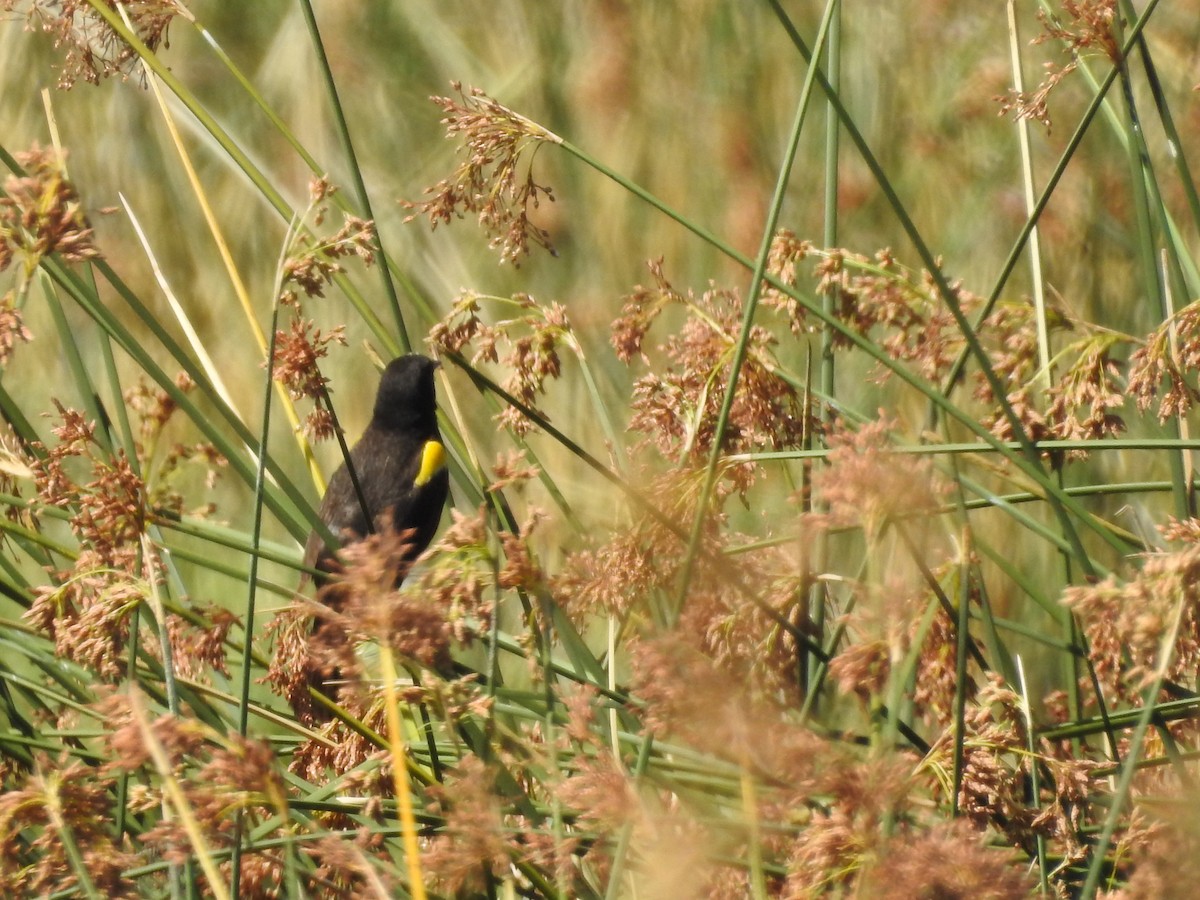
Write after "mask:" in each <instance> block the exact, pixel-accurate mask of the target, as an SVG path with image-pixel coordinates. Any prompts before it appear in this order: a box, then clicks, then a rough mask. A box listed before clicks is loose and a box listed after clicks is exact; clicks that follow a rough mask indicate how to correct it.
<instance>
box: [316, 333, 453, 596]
mask: <svg viewBox="0 0 1200 900" xmlns="http://www.w3.org/2000/svg"><path fill="white" fill-rule="evenodd" d="M437 366H438V364H437V363H436V362H434V361H433V360H432V359H430V358H429V357H427V356H421V355H420V354H417V353H410V354H408V355H406V356H400V357H397V358H396V359H394V360H392V361H391V362H390V363H388V366H387V368H386V369H384V370H383V376H382V377H381V378H380V380H379V392H378V393H377V394H376V395H375V410H374V413H373V414H372V416H371V423H370V424H369V425H368V426H367V430H366V431H365V432H363V436H362V437H361V438H360V439H359V441H358V443H357V444H355V445H354V449H353V450H351V451H350V463H351V465H352V466H353V468H354V474H355V476H356V477H357V479H358V485H359V488H360V489H361V491H362V498H361V500H360V498H359V494H358V491H356V490H355V489H354V481H353V480H352V479H351V476H350V471H349V470H348V469H347V467H346V464H345V463H343V464H342V466H341V467H340V468H339V469H338V470H337V471H336V472H334V473H333V477H332V478H331V479H330V480H329V487H328V488H327V489H326V491H325V498H324V500H322V501H321V510H320V516H321V521H322V522H324V523H325V524H326V525H327V526H328V527H329V530H330V531H331V532H333V536H334V537H335V538H337V539H338V541H339V542H340V543H341V544H342V545H344V544H346V543H349V542H353V541H356V540H361V539H363V538H364V537H366V536H367V535H368V534H371V533H372V532H374V531H378V530H380V529H383V528H387V527H389V525H390V527H391V528H393V529H395V530H396V531H398V532H401V533H405V532H408V534H407V536H406V543H407V549H406V553H405V561H410V560H412V559H415V558H416V557H417V556H419V555H420V554H421V552H422V551H423V550H424V549H425V548H426V547H428V546H429V542H430V541H431V540H433V535H434V533H435V532H436V531H437V526H438V522H439V521H441V518H442V507H444V506H445V505H446V495H447V493H448V492H449V489H450V477H449V473H448V472H447V471H446V465H445V450H444V449H443V447H442V443H441V435H440V434H439V433H438V425H437V400H436V396H435V394H434V385H433V373H434V370H435V369H436V368H437ZM363 501H365V503H366V510H365V511H364V509H363ZM304 564H305V565H306V566H310V567H313V568H316V569H318V570H319V571H323V572H335V571H337V568H338V567H337V563H336V560H335V557H334V551H333V550H331V549H330V548H329V547H327V546H325V541H324V539H323V538H322V537H321V535H320V534H318V533H317V531H315V530H314V531H313V532H312V533H311V534H310V535H309V536H308V543H307V545H306V546H305V549H304ZM405 568H406V567H405V566H401V568H400V572H401V578H402V577H403V573H404V570H405ZM324 580H325V579H318V584H320V583H322V582H323V581H324Z"/></svg>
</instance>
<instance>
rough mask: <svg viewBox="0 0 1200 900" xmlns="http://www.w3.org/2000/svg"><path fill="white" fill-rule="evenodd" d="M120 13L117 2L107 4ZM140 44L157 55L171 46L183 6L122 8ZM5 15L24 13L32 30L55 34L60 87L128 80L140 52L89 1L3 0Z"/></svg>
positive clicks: (158, 0)
mask: <svg viewBox="0 0 1200 900" xmlns="http://www.w3.org/2000/svg"><path fill="white" fill-rule="evenodd" d="M106 4H107V6H108V8H109V9H111V10H114V11H115V10H116V9H117V4H116V2H115V0H106ZM122 6H123V9H124V12H125V14H126V15H127V16H128V21H129V24H130V25H131V26H132V30H133V32H134V34H136V35H137V37H138V40H140V41H141V42H142V43H143V44H145V45H146V47H147V49H149V50H151V51H154V50H156V49H157V48H158V47H159V45H160V44H161V45H163V46H166V42H167V28H168V27H169V26H170V24H171V20H172V19H173V18H174V17H175V16H176V15H178V14H180V12H181V11H183V10H182V7H180V6H179V5H178V4H177V3H175V2H172V0H134V2H130V3H124V4H122ZM0 8H3V9H4V10H5V11H8V12H13V11H18V12H20V11H22V10H23V11H24V13H25V16H26V20H27V23H28V27H29V28H30V29H36V30H38V31H43V32H45V33H46V34H49V35H52V36H53V38H54V46H55V47H56V48H57V49H59V50H60V51H62V53H63V64H62V69H61V71H60V75H59V79H58V87H59V88H60V89H62V90H70V89H71V88H72V87H74V86H75V83H76V82H77V81H79V80H80V79H82V80H84V81H86V82H88V83H90V84H99V83H100V79H101V78H107V77H109V76H111V75H120V76H121V77H123V78H127V77H129V75H130V73H131V72H132V71H133V69H134V67H135V66H136V65H137V62H138V59H139V57H138V53H137V51H136V50H134V48H133V47H132V46H130V45H129V44H128V43H127V42H126V41H125V40H124V38H122V37H121V36H120V35H119V34H118V33H117V31H116V30H115V29H114V28H113V27H112V26H111V25H109V24H108V22H107V21H106V20H105V19H104V18H103V17H102V16H101V15H100V14H99V13H98V12H96V10H95V9H94V8H93V7H92V5H91V4H90V3H88V2H86V0H3V3H0Z"/></svg>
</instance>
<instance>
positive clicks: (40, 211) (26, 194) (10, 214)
mask: <svg viewBox="0 0 1200 900" xmlns="http://www.w3.org/2000/svg"><path fill="white" fill-rule="evenodd" d="M16 157H17V161H18V162H19V163H20V164H21V165H22V166H23V167H24V168H25V169H26V172H27V174H26V175H24V176H22V177H18V176H16V175H9V176H8V177H7V178H6V179H5V181H4V194H5V196H0V271H3V270H4V269H5V268H7V266H8V265H9V264H10V263H11V261H12V260H13V259H14V257H16V256H17V255H20V256H21V257H22V258H23V259H24V264H25V275H26V276H28V275H29V274H30V273H31V272H32V271H33V270H34V269H35V268H36V267H37V265H38V262H39V261H40V260H41V259H42V258H43V257H46V256H49V255H50V254H52V253H57V254H59V255H60V256H61V257H62V258H63V259H65V260H66V261H67V262H82V261H84V260H88V259H96V258H98V257H99V256H100V252H99V251H98V250H97V249H96V248H95V246H94V245H93V244H92V229H91V226H90V225H89V224H88V221H87V217H86V216H85V215H84V213H83V207H82V205H81V203H80V201H79V196H78V194H76V192H75V188H74V186H72V185H71V183H70V182H68V181H67V180H66V177H65V175H64V170H63V159H62V157H61V155H60V154H59V153H58V152H57V151H55V150H54V149H52V148H45V149H43V148H41V147H39V146H38V145H36V144H35V145H34V146H33V148H32V149H30V150H27V151H25V152H23V153H18V154H16Z"/></svg>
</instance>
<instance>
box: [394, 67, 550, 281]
mask: <svg viewBox="0 0 1200 900" xmlns="http://www.w3.org/2000/svg"><path fill="white" fill-rule="evenodd" d="M452 86H453V88H454V90H455V91H456V92H457V94H458V97H457V99H456V98H453V97H432V98H430V99H431V100H432V101H433V102H434V103H435V104H437V105H438V106H439V107H440V108H441V109H442V112H443V113H444V116H443V118H442V124H443V125H445V126H446V137H447V138H450V139H452V140H461V141H462V145H461V146H460V148H459V149H460V152H461V153H462V156H463V161H462V162H461V163H460V164H459V166H458V168H457V169H456V170H455V171H454V174H453V175H452V176H451V177H450V178H448V179H444V180H442V181H440V182H438V184H437V185H435V186H433V187H429V188H426V189H425V193H426V195H430V199H429V200H426V201H424V202H422V203H414V202H410V201H401V203H402V205H403V206H405V207H407V208H408V209H412V210H415V211H416V212H414V213H413V214H412V215H410V216H409V217H408V218H407V219H406V221H411V220H412V219H414V218H416V217H417V216H418V215H423V216H426V217H427V218H428V219H429V223H430V227H431V228H434V229H436V228H437V226H438V224H439V223H443V222H444V223H445V224H447V225H449V224H450V222H452V221H453V220H454V219H457V218H462V217H463V216H465V215H466V214H467V213H472V214H474V215H475V216H476V218H477V219H478V222H479V225H480V227H481V228H483V230H484V232H485V233H486V234H488V235H490V237H491V239H490V241H489V243H488V246H489V247H491V248H492V249H499V250H500V261H501V262H511V263H512V264H513V265H514V266H519V265H520V263H521V260H522V259H523V258H524V257H526V256H528V255H529V245H530V244H531V243H532V244H535V245H537V246H540V247H542V248H543V249H545V250H546V251H548V252H549V253H550V254H551V255H552V256H554V255H557V253H556V251H555V250H554V246H553V244H552V243H551V242H550V235H549V232H547V231H546V230H545V229H543V228H539V227H538V226H536V225H534V224H533V222H532V220H531V219H530V211H531V210H536V209H537V208H538V206H539V205H540V204H541V202H542V201H543V200H546V201H551V202H553V200H554V193H553V190H552V189H551V188H550V187H549V186H547V185H541V184H538V183H537V182H536V181H534V178H533V158H534V156H535V155H536V151H537V148H538V147H539V146H540V145H541V144H543V143H547V142H549V143H561V139H560V138H558V137H557V136H556V135H555V134H553V133H552V132H550V131H548V130H546V129H545V128H542V127H541V126H540V125H538V124H536V123H535V122H531V121H530V120H529V119H526V118H525V117H524V116H521V115H519V114H518V113H515V112H513V111H512V110H510V109H508V108H507V107H505V106H503V105H501V104H500V103H497V102H496V101H495V100H493V99H492V98H491V97H488V96H487V95H486V94H484V93H483V91H481V90H479V89H478V88H472V89H471V90H470V91H469V92H464V91H463V89H462V85H461V84H459V83H458V82H452Z"/></svg>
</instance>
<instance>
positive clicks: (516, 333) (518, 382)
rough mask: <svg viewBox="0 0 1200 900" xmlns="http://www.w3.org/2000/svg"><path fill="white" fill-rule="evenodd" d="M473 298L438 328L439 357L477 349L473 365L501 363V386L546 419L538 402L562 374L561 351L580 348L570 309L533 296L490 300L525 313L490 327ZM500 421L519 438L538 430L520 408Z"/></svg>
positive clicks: (433, 340)
mask: <svg viewBox="0 0 1200 900" xmlns="http://www.w3.org/2000/svg"><path fill="white" fill-rule="evenodd" d="M483 299H484V298H482V297H480V296H479V295H477V294H474V293H467V294H464V295H462V296H461V297H459V299H458V300H457V301H456V302H455V304H454V306H453V308H452V309H451V310H450V312H449V313H448V314H447V315H446V316H445V317H444V318H443V319H442V320H441V321H440V322H439V323H438V324H437V325H435V326H434V327H433V329H432V330H431V331H430V334H429V342H430V344H431V345H432V346H433V347H434V348H435V349H436V350H437V351H438V352H440V353H461V352H463V351H464V350H465V349H466V348H468V347H470V348H472V349H473V351H474V352H473V355H472V357H471V362H472V364H473V365H478V364H479V363H481V362H491V363H498V364H499V365H501V366H503V367H505V368H506V369H507V370H508V374H507V375H506V376H505V377H504V379H503V381H502V383H501V387H503V388H504V390H505V391H507V392H508V393H509V394H511V395H512V396H513V397H514V398H516V400H517V401H519V402H520V403H521V404H522V405H523V406H524V407H526V408H528V409H531V410H533V411H534V412H536V413H537V414H539V415H540V416H542V417H544V418H547V419H548V418H549V416H548V415H547V414H546V413H545V412H544V411H543V410H542V409H541V408H540V407H539V397H541V396H542V395H544V394H545V393H546V386H547V383H548V382H550V381H554V380H557V379H558V378H559V377H561V375H562V361H561V359H560V358H559V355H558V352H559V348H560V347H561V346H562V345H564V344H565V345H566V346H567V347H568V348H570V349H572V350H573V349H575V348H576V346H577V344H576V341H575V335H574V333H573V331H572V327H571V323H570V321H569V319H568V318H567V312H566V309H565V308H564V307H563V306H562V305H561V304H559V303H555V302H551V303H549V304H541V303H539V302H538V301H537V300H536V299H535V298H534V297H532V296H530V295H529V294H514V295H513V296H512V297H511V298H491V300H490V305H494V306H495V307H496V308H497V309H504V307H506V306H515V307H516V309H517V310H519V311H523V313H524V314H522V315H517V316H513V317H511V318H505V319H502V320H501V321H500V322H498V323H497V324H495V325H488V324H487V323H485V322H484V321H483V320H482V319H481V318H480V316H479V313H480V312H482V306H481V304H480V301H481V300H483ZM496 419H497V420H498V421H499V422H500V423H501V424H502V425H504V426H505V427H506V428H510V429H512V431H513V432H514V433H516V434H518V435H525V434H528V433H529V432H531V431H533V430H534V428H535V425H534V423H533V421H532V420H531V419H530V418H529V417H528V416H526V415H525V413H524V412H522V411H521V410H520V409H518V408H517V407H515V406H511V405H510V406H507V407H505V408H504V409H503V410H502V411H501V412H500V413H499V414H498V415H497V416H496Z"/></svg>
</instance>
